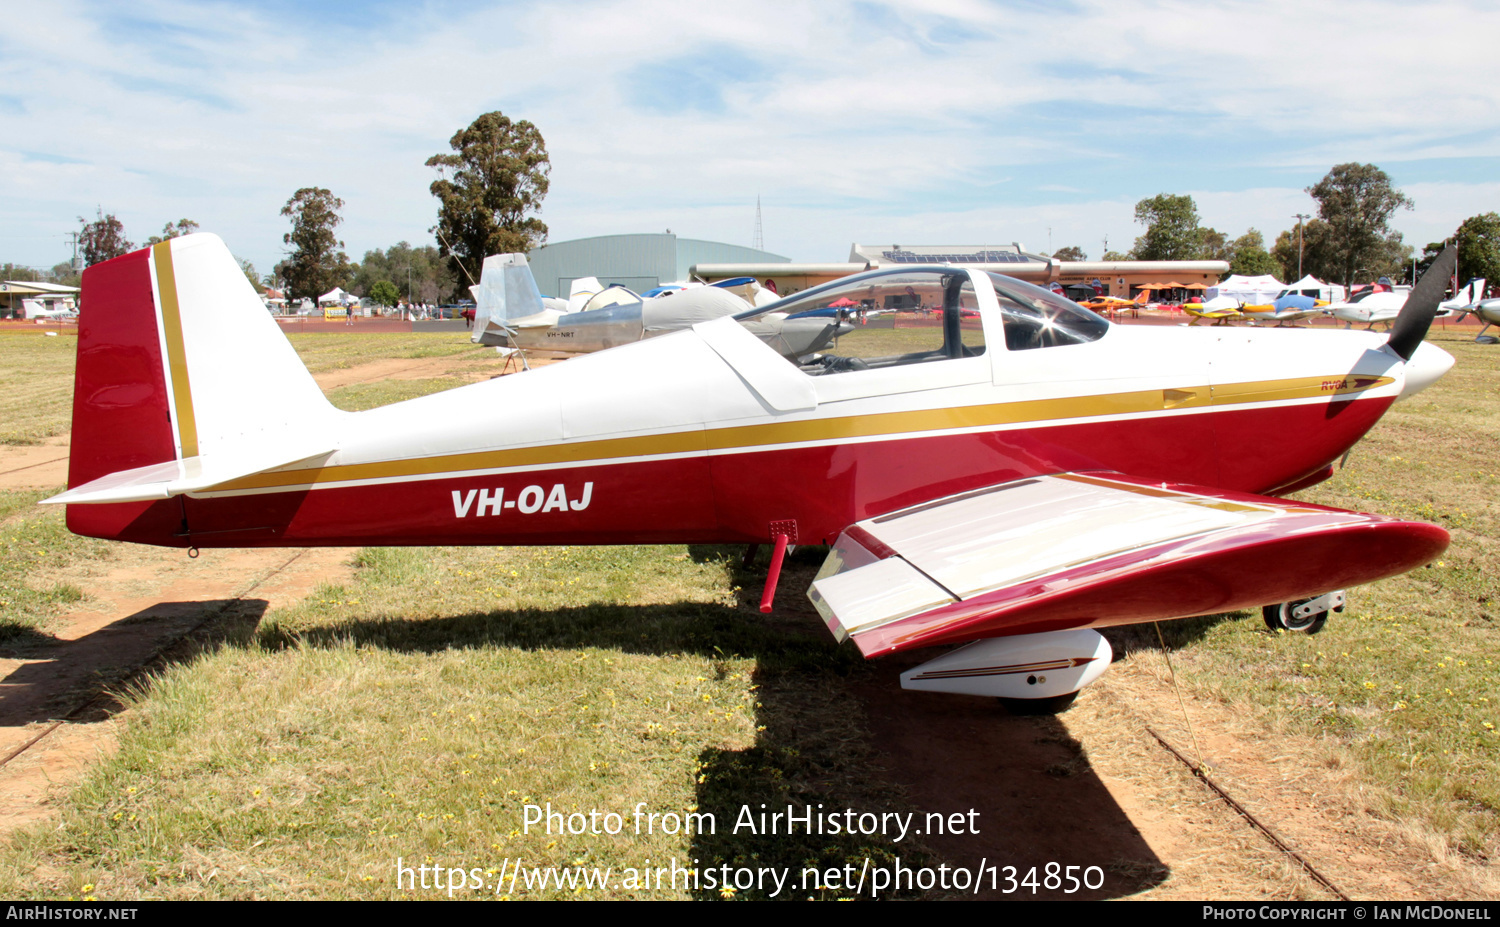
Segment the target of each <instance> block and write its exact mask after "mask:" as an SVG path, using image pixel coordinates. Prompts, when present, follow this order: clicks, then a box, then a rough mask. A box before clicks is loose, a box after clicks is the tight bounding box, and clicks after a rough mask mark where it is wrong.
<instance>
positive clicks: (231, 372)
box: [48, 234, 1453, 710]
mask: <svg viewBox="0 0 1500 927" xmlns="http://www.w3.org/2000/svg"><path fill="white" fill-rule="evenodd" d="M1445 263H1446V268H1447V269H1445ZM1452 266H1453V257H1452V253H1451V251H1450V252H1445V254H1444V256H1443V257H1442V258H1440V259H1439V260H1438V261H1437V262H1436V263H1435V265H1434V268H1433V270H1431V271H1430V272H1429V273H1428V276H1427V278H1424V280H1423V281H1422V283H1421V284H1419V285H1418V287H1417V291H1416V292H1415V293H1413V295H1412V298H1411V300H1410V301H1409V302H1408V304H1407V311H1406V312H1405V313H1404V314H1403V315H1402V316H1401V318H1400V319H1399V320H1398V321H1397V324H1396V325H1395V328H1394V331H1393V332H1392V333H1391V335H1390V337H1389V338H1387V337H1385V336H1383V335H1377V334H1374V333H1368V332H1345V331H1336V330H1333V331H1317V330H1302V331H1297V332H1289V331H1281V330H1275V329H1271V330H1252V329H1235V330H1233V331H1224V332H1220V331H1213V330H1210V329H1192V328H1187V327H1177V326H1172V327H1145V326H1117V325H1114V324H1112V323H1110V322H1108V321H1107V320H1105V319H1103V318H1100V317H1099V316H1097V315H1094V314H1093V313H1090V312H1088V311H1087V310H1085V309H1081V308H1079V307H1078V306H1076V305H1074V304H1073V303H1071V302H1069V301H1067V300H1065V299H1062V298H1060V297H1057V296H1055V295H1053V294H1052V293H1050V292H1048V291H1047V290H1044V289H1041V288H1039V287H1035V286H1031V285H1030V284H1026V283H1022V282H1020V281H1018V280H1015V279H1012V278H1009V277H1004V276H1000V275H997V274H992V273H987V272H984V271H982V270H979V269H976V268H963V267H952V266H901V267H897V268H887V269H878V270H872V271H869V272H866V273H863V274H859V275H856V276H852V277H847V278H844V279H842V280H837V281H834V282H831V283H828V284H824V285H822V286H818V287H814V288H811V289H809V290H806V291H803V292H801V293H798V294H796V295H794V296H790V297H788V298H786V299H784V300H781V301H779V302H777V303H775V304H773V305H772V306H768V307H764V308H760V309H748V310H746V311H745V312H744V313H743V314H742V315H741V316H740V317H739V318H735V317H728V316H726V317H721V318H717V319H713V320H710V321H706V322H700V323H697V324H695V325H693V326H692V327H690V328H686V329H683V330H680V331H676V332H671V333H668V334H665V335H662V336H660V337H657V338H650V339H646V340H642V341H636V342H633V343H630V344H626V345H622V346H621V347H618V348H614V349H612V350H608V351H600V352H597V353H594V354H588V355H584V356H581V357H578V358H575V359H573V360H570V361H569V362H568V363H565V364H556V365H552V366H548V367H543V368H539V369H536V370H532V371H529V372H525V373H518V374H514V375H511V376H505V377H497V378H495V379H492V380H488V381H485V382H481V383H475V384H472V385H468V386H464V387H460V388H459V389H455V390H451V391H448V392H444V393H439V394H435V395H431V396H425V397H421V398H418V399H411V400H408V401H405V402H399V403H395V404H392V405H388V406H384V407H381V408H377V409H371V410H368V411H364V412H342V411H339V410H337V409H335V408H333V407H332V406H331V405H330V404H329V403H328V401H327V400H326V399H325V398H324V396H323V393H322V391H321V390H319V389H318V386H317V384H316V383H315V382H314V381H313V378H312V377H311V375H309V374H308V372H307V370H306V368H305V367H304V366H303V364H302V362H301V361H300V360H299V359H298V357H297V354H296V352H295V351H294V350H293V349H292V347H291V345H290V344H289V343H288V342H287V340H286V338H285V336H284V335H283V334H282V333H281V331H280V330H279V329H278V327H277V325H276V323H275V322H274V321H273V320H272V319H270V318H269V317H268V316H267V315H266V313H265V310H264V309H263V308H262V307H261V303H260V300H259V298H258V297H257V296H256V295H255V293H254V291H253V290H252V289H251V287H250V284H249V283H248V282H247V281H246V280H245V276H244V274H243V272H241V270H240V267H239V264H238V263H237V262H236V261H235V260H234V258H233V257H232V256H231V255H230V252H229V250H228V249H227V248H226V247H225V246H224V244H223V243H222V242H221V241H220V240H219V239H218V238H217V237H215V236H212V235H206V234H195V235H188V236H183V237H179V238H174V239H171V240H170V241H165V242H162V243H160V244H158V245H154V246H152V247H151V248H149V249H146V250H142V251H137V252H135V253H133V254H129V255H126V256H124V257H120V258H116V259H114V260H111V261H106V262H104V263H100V264H96V265H94V266H93V267H90V268H89V269H88V270H86V271H85V272H84V278H83V288H84V291H85V293H86V294H87V298H86V299H85V300H84V309H83V317H82V320H81V325H80V328H79V335H78V367H77V375H76V377H77V379H76V390H75V393H74V407H73V440H72V455H71V460H70V464H69V471H68V486H69V489H68V490H67V491H66V492H63V493H62V494H60V495H57V496H54V497H53V498H52V499H50V500H48V501H49V502H53V503H66V504H67V522H68V527H69V528H71V529H72V530H73V531H74V532H76V533H78V534H82V535H88V536H91V537H98V538H110V539H115V540H122V541H134V542H138V543H144V544H156V545H162V546H168V547H180V548H189V549H193V548H199V547H297V546H319V545H337V546H347V545H431V544H437V545H448V544H463V545H496V544H503V545H525V544H664V543H678V544H681V543H720V544H731V543H732V544H758V543H772V544H774V545H775V546H774V550H773V554H772V560H771V568H770V573H769V575H768V577H767V581H766V587H765V590H764V592H763V598H762V608H763V609H766V610H769V609H770V607H771V605H772V599H773V596H774V593H775V587H776V583H777V579H778V577H779V575H780V568H781V563H782V558H783V553H784V551H785V549H786V547H787V545H789V544H819V543H826V544H831V545H832V549H831V551H830V553H829V554H828V557H827V560H826V562H825V563H824V564H823V567H822V569H821V570H820V572H819V573H818V576H817V579H816V580H815V581H814V582H813V584H812V589H811V591H810V593H809V595H810V598H811V599H812V601H813V603H814V604H815V606H816V607H817V609H818V611H819V612H820V613H821V615H822V616H823V618H824V620H825V621H826V623H827V625H828V627H829V628H830V629H831V630H832V632H833V633H834V634H835V635H836V636H837V637H838V638H839V639H841V640H842V639H851V640H853V642H854V644H855V645H856V646H857V647H858V648H859V650H860V652H861V653H863V654H864V655H865V656H866V657H876V656H880V655H882V654H889V653H892V652H895V651H907V650H912V649H918V648H928V647H935V646H940V645H946V646H953V645H961V646H959V648H958V649H956V650H953V651H952V652H949V653H946V654H944V655H942V656H939V657H937V658H936V659H935V660H932V661H931V662H928V663H925V664H923V665H921V666H918V667H916V668H914V669H911V670H909V671H907V673H906V674H905V676H904V677H903V684H904V685H905V686H906V687H908V688H921V689H938V690H944V691H954V692H967V693H973V694H979V695H989V696H997V697H1001V698H1006V699H1012V700H1023V701H1021V702H1019V703H1018V704H1021V705H1024V706H1026V707H1029V708H1032V709H1035V710H1047V709H1050V708H1055V707H1058V706H1060V705H1061V703H1062V702H1064V701H1067V700H1069V699H1071V697H1072V696H1073V694H1075V693H1076V692H1077V691H1078V690H1079V689H1080V688H1082V687H1083V686H1084V685H1086V684H1087V683H1089V682H1091V681H1093V680H1094V679H1096V678H1098V676H1099V674H1101V673H1102V672H1103V671H1104V670H1105V668H1106V667H1108V665H1109V662H1110V647H1109V644H1108V642H1107V641H1106V639H1105V638H1104V637H1103V636H1102V635H1100V634H1099V633H1098V632H1097V630H1096V629H1098V628H1101V627H1106V626H1110V625H1120V624H1129V623H1133V622H1143V621H1151V620H1154V619H1164V618H1177V617H1185V616H1191V615H1204V614H1216V613H1221V612H1226V611H1233V610H1236V609H1243V608H1249V607H1258V606H1266V605H1267V604H1268V603H1273V604H1271V605H1270V617H1271V620H1272V621H1273V622H1274V623H1276V624H1277V625H1278V626H1280V627H1286V628H1291V629H1296V628H1311V627H1313V626H1316V625H1320V624H1321V623H1322V620H1323V618H1324V617H1325V616H1326V613H1327V612H1328V611H1329V610H1331V609H1334V608H1336V606H1337V605H1338V603H1339V602H1340V601H1341V593H1340V592H1339V590H1342V589H1343V588H1344V587H1346V586H1351V585H1356V584H1360V583H1368V582H1372V581H1375V580H1378V579H1382V578H1384V577H1388V576H1393V575H1395V574H1398V573H1402V572H1404V571H1407V570H1410V569H1413V568H1415V567H1417V566H1420V565H1422V564H1424V563H1427V562H1428V561H1430V560H1432V559H1433V558H1434V557H1436V556H1437V555H1438V554H1439V553H1441V552H1442V551H1443V549H1444V548H1445V547H1446V546H1447V544H1448V535H1447V533H1446V532H1445V531H1444V530H1443V529H1442V528H1440V527H1437V526H1434V525H1428V524H1422V523H1418V522H1411V521H1405V520H1401V519H1397V518H1389V517H1383V516H1378V515H1366V514H1360V513H1356V512H1348V511H1343V510H1340V509H1334V508H1328V507H1325V506H1320V505H1312V504H1308V503H1304V502H1297V501H1292V500H1287V499H1284V498H1282V496H1284V495H1285V494H1287V493H1290V492H1293V491H1295V490H1297V489H1299V488H1302V487H1305V486H1310V485H1312V484H1314V483H1317V482H1319V481H1320V480H1322V479H1325V478H1326V477H1327V476H1329V475H1330V473H1331V472H1332V469H1333V466H1334V463H1335V462H1336V461H1338V460H1339V458H1340V457H1341V456H1342V455H1343V454H1344V453H1345V452H1346V451H1347V450H1348V449H1349V447H1350V446H1351V445H1353V444H1354V442H1356V441H1357V440H1359V439H1360V437H1361V436H1362V435H1364V434H1365V432H1366V431H1368V430H1369V429H1370V427H1371V426H1373V425H1374V424H1375V422H1376V421H1377V420H1379V418H1380V417H1381V415H1382V414H1384V412H1385V411H1386V410H1387V409H1388V408H1390V406H1391V403H1393V402H1395V401H1397V400H1398V399H1402V398H1404V397H1407V396H1410V395H1412V394H1413V393H1416V392H1417V391H1419V390H1421V389H1423V388H1425V387H1426V386H1428V385H1429V384H1431V383H1432V382H1434V381H1435V380H1436V379H1438V378H1439V377H1441V376H1442V375H1443V374H1444V373H1445V372H1446V371H1447V370H1448V368H1449V367H1450V366H1451V365H1452V361H1453V359H1452V358H1451V357H1450V356H1449V355H1448V354H1446V353H1445V352H1443V351H1442V350H1441V349H1440V348H1438V347H1436V346H1434V345H1431V344H1426V343H1424V342H1423V340H1422V339H1423V337H1424V336H1425V334H1426V332H1427V329H1428V326H1429V325H1430V323H1431V319H1432V315H1433V311H1434V310H1435V308H1436V306H1437V301H1438V297H1439V296H1440V295H1441V291H1442V288H1443V281H1444V279H1445V277H1446V275H1447V274H1448V273H1449V270H1450V269H1451V268H1452ZM896 293H907V294H911V293H915V294H917V296H918V297H919V298H920V299H921V300H922V302H923V303H924V304H927V305H933V306H941V307H942V309H941V311H940V313H938V314H937V317H936V318H934V319H932V320H930V321H931V324H930V326H929V327H920V326H919V327H911V328H906V327H903V329H900V330H896V331H895V332H894V333H892V337H893V338H895V340H896V341H897V343H899V344H901V345H902V349H901V353H896V354H890V353H885V354H882V353H880V352H881V351H882V350H889V349H888V348H887V349H882V348H879V347H878V346H877V347H875V348H873V349H872V348H871V347H870V345H878V344H879V343H880V337H876V336H881V335H882V334H883V333H880V332H865V333H861V335H860V337H856V336H853V335H851V336H849V337H846V338H844V339H842V341H841V345H840V347H841V350H842V352H843V353H833V352H830V353H827V354H823V355H820V356H818V357H815V358H812V359H810V360H809V361H808V362H806V363H802V364H797V363H791V362H788V360H787V359H786V358H785V357H784V356H782V355H781V354H780V353H778V352H777V351H776V350H774V349H772V348H771V347H770V346H769V345H767V344H766V343H765V342H764V341H763V340H761V339H760V338H758V337H756V336H755V335H754V334H752V332H751V330H750V329H749V328H747V327H746V324H745V323H753V322H754V321H755V320H756V318H757V316H760V315H762V314H766V313H776V314H782V313H784V314H787V315H791V314H795V313H796V312H799V311H808V310H813V309H817V308H821V307H823V306H825V305H827V304H829V303H832V302H835V301H837V300H838V299H841V298H852V299H855V300H856V301H861V300H864V299H867V298H872V295H873V297H874V298H882V294H896ZM966 314H972V315H973V316H974V317H973V318H966ZM917 338H925V339H926V342H925V344H914V343H913V342H912V339H917ZM1351 552H1357V555H1351Z"/></svg>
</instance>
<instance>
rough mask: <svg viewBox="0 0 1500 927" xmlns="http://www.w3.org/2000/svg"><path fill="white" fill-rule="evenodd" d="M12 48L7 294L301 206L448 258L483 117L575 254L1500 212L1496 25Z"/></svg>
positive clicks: (977, 239)
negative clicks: (459, 193)
mask: <svg viewBox="0 0 1500 927" xmlns="http://www.w3.org/2000/svg"><path fill="white" fill-rule="evenodd" d="M7 25H8V28H7V29H6V30H5V32H4V33H3V34H0V262H3V261H13V262H16V263H22V264H31V265H39V266H44V267H50V266H51V265H52V264H54V263H56V262H58V261H60V260H64V259H66V258H67V257H68V255H69V249H68V244H67V233H69V232H71V231H74V230H76V229H77V228H78V217H80V216H84V217H88V218H92V217H93V216H94V214H95V210H96V209H98V208H102V209H103V210H104V211H105V212H113V213H115V214H116V215H118V216H119V217H120V218H121V220H123V222H124V223H125V227H126V231H127V233H128V235H129V236H130V237H131V239H132V240H134V241H136V242H141V241H144V239H145V238H146V237H147V236H149V235H151V234H154V233H158V232H159V231H160V229H161V227H162V225H163V224H165V223H167V222H169V221H176V220H177V219H180V218H190V219H194V220H196V221H197V222H199V223H200V224H201V225H202V227H203V228H204V230H206V231H213V232H217V233H218V234H220V235H221V236H223V238H224V239H225V241H226V242H227V243H228V244H229V246H230V248H231V249H232V250H233V251H234V252H235V253H236V254H237V255H239V256H240V257H243V258H248V259H250V260H251V261H253V262H254V263H255V265H256V266H257V268H259V269H260V270H262V271H266V270H269V269H270V267H271V266H272V265H273V264H274V263H275V262H276V261H277V260H279V259H280V258H281V256H282V255H283V252H284V246H283V244H282V235H283V234H284V233H285V232H286V231H287V229H288V225H287V220H286V219H285V218H284V217H282V216H281V215H280V209H281V207H282V205H283V204H285V202H286V201H287V199H289V198H290V197H291V195H292V194H293V193H294V192H295V191H296V190H297V189H298V188H300V187H305V186H322V187H328V188H330V189H331V190H332V191H333V192H334V193H335V194H336V195H337V196H339V197H340V198H342V199H343V200H344V202H345V206H344V209H343V216H344V220H345V221H344V224H343V225H342V226H341V227H340V229H339V234H340V237H341V238H342V239H343V240H344V242H345V244H346V250H347V251H348V252H349V254H350V256H351V257H352V258H354V259H356V260H357V259H359V258H360V257H361V256H362V255H363V254H364V252H365V250H367V249H370V248H383V247H386V246H388V245H391V244H394V243H395V242H397V241H401V240H406V241H410V242H413V243H428V242H430V241H431V235H430V233H429V232H428V231H427V230H428V229H429V228H431V227H432V225H433V224H434V223H435V218H436V208H437V204H436V200H435V199H434V198H433V197H432V196H431V195H430V194H429V192H428V189H427V188H428V185H429V184H430V183H431V182H432V180H433V179H434V178H435V174H434V172H433V171H432V170H431V169H429V168H427V167H425V166H424V162H425V161H426V160H427V158H428V157H430V156H431V155H433V154H437V153H439V152H442V151H446V150H447V141H448V139H449V138H450V137H451V136H452V135H453V133H454V132H456V131H458V130H459V129H461V128H462V127H464V126H466V125H467V124H468V123H469V122H471V121H472V120H473V119H474V118H475V117H477V116H478V115H480V114H481V113H484V112H488V111H491V110H500V111H502V112H504V113H505V114H506V115H507V116H510V117H511V118H512V119H516V120H521V119H526V120H529V121H531V122H532V123H534V124H535V125H536V126H537V127H538V128H539V129H540V131H541V133H542V135H543V137H544V138H545V139H546V141H547V147H548V151H549V153H550V155H551V159H552V174H551V192H550V193H549V195H548V196H547V199H546V202H545V206H544V208H543V211H542V218H543V220H544V221H546V222H547V223H548V225H549V226H550V228H551V238H552V240H555V241H561V240H566V239H570V238H579V237H585V236H590V235H604V234H612V233H619V232H642V231H645V232H652V231H663V230H665V229H668V228H670V229H672V230H673V231H674V232H676V233H678V234H679V235H683V236H688V237H695V238H708V239H713V240H720V241H728V242H735V243H740V244H749V243H750V240H751V236H752V234H753V231H754V222H755V201H756V197H757V196H759V197H760V198H761V202H762V209H763V215H764V220H763V223H764V231H765V242H766V247H767V248H768V249H769V250H772V251H776V252H779V253H781V254H785V255H788V256H790V257H792V258H794V259H799V260H810V261H827V260H843V259H844V258H845V257H846V256H847V254H848V249H849V245H850V243H852V242H855V241H860V242H873V243H882V242H904V243H912V244H917V243H927V244H988V243H1004V242H1010V241H1017V240H1018V241H1020V242H1022V243H1023V244H1024V245H1026V246H1027V247H1028V248H1030V249H1032V250H1042V251H1045V250H1048V249H1049V243H1050V247H1051V248H1060V247H1063V246H1064V245H1078V246H1081V247H1082V248H1083V249H1084V250H1085V251H1086V252H1087V253H1088V254H1089V255H1090V256H1091V257H1096V258H1097V257H1098V256H1099V255H1100V254H1101V253H1102V251H1103V250H1104V244H1103V242H1104V241H1105V240H1106V239H1107V240H1108V242H1109V246H1110V247H1111V248H1115V249H1118V250H1126V249H1128V248H1129V246H1130V244H1131V242H1132V240H1133V239H1134V238H1135V236H1136V235H1138V234H1140V232H1141V231H1142V229H1141V228H1140V227H1139V226H1138V225H1136V224H1135V223H1134V221H1133V219H1132V213H1133V209H1134V204H1135V203H1136V202H1137V201H1138V200H1140V199H1142V198H1145V197H1149V196H1154V195H1156V194H1158V193H1164V192H1165V193H1187V194H1191V195H1192V196H1193V197H1194V198H1195V199H1196V200H1197V203H1198V207H1199V212H1200V213H1201V215H1202V221H1203V222H1204V224H1206V225H1211V226H1214V227H1215V228H1218V229H1219V230H1220V231H1223V232H1226V233H1228V234H1230V235H1231V236H1237V235H1240V234H1242V233H1243V232H1244V231H1245V230H1246V229H1247V228H1250V227H1255V228H1259V229H1260V230H1261V231H1262V232H1263V233H1265V235H1266V238H1267V240H1268V241H1269V240H1271V239H1274V237H1275V235H1276V234H1277V233H1278V232H1280V231H1281V230H1282V229H1284V228H1287V227H1289V226H1290V225H1292V224H1293V222H1294V221H1295V220H1293V219H1292V218H1291V217H1292V215H1293V214H1294V213H1298V212H1314V211H1315V204H1314V203H1313V201H1312V200H1311V199H1310V198H1309V197H1307V195H1306V194H1305V193H1304V192H1303V190H1304V188H1306V187H1308V186H1310V185H1312V184H1314V183H1316V182H1317V181H1318V179H1319V178H1321V177H1322V176H1323V175H1324V174H1325V173H1326V172H1327V171H1328V169H1329V168H1330V167H1332V166H1333V165H1334V164H1337V163H1341V162H1346V161H1359V162H1366V163H1374V164H1377V165H1379V166H1380V167H1382V168H1384V169H1385V170H1386V171H1387V172H1388V173H1389V174H1390V175H1391V177H1392V178H1393V180H1394V181H1395V182H1396V184H1397V185H1398V186H1399V187H1400V188H1401V189H1402V190H1403V191H1404V192H1406V194H1407V195H1408V196H1410V197H1411V198H1412V200H1413V201H1414V203H1415V208H1414V209H1413V210H1411V211H1409V212H1402V213H1399V214H1397V216H1396V218H1395V220H1394V223H1393V224H1394V226H1395V227H1396V228H1397V229H1399V230H1400V231H1402V232H1403V233H1405V235H1406V238H1407V240H1408V241H1409V242H1412V243H1415V244H1417V245H1418V246H1419V247H1420V246H1421V245H1422V244H1425V243H1426V242H1428V241H1431V240H1435V239H1437V238H1440V237H1442V236H1444V235H1447V234H1449V233H1451V232H1452V230H1453V229H1454V228H1455V227H1456V226H1457V225H1458V223H1459V222H1460V221H1462V220H1463V219H1464V218H1466V217H1467V216H1470V215H1474V214H1476V213H1480V212H1488V211H1492V210H1500V105H1497V104H1500V87H1497V85H1496V82H1495V81H1493V80H1491V79H1489V75H1488V74H1487V73H1486V72H1487V67H1486V66H1487V65H1488V64H1489V62H1490V60H1491V59H1492V57H1493V53H1492V50H1491V49H1490V48H1489V47H1487V40H1488V39H1489V38H1491V37H1493V36H1495V35H1500V8H1496V7H1494V6H1493V5H1480V4H1468V3H1433V4H1409V3H1396V2H1359V3H1337V4H1309V3H1306V2H1284V0H1262V2H1254V3H1239V2H1219V3H1214V2H1130V0H1114V2H1107V0H1106V2H1083V0H1080V2H1073V3H1037V2H993V3H987V2H972V0H905V2H902V3H899V4H884V3H878V2H839V0H823V2H820V3H817V4H807V3H775V2H759V3H752V4H735V3H723V4H717V5H713V6H712V7H710V6H709V5H707V4H702V3H698V2H678V0H650V2H645V0H643V2H593V0H577V2H567V0H563V2H552V3H546V4H536V3H519V2H518V3H499V4H491V5H487V6H486V5H482V4H478V3H437V2H433V3H367V4H363V5H361V4H357V3H327V4H309V3H301V2H298V3H293V2H283V0H267V2H260V3H235V4H213V3H192V4H182V3H170V2H150V0H146V2H137V3H132V4H130V5H128V6H126V5H119V4H111V3H90V2H68V0H56V2H49V3H47V4H29V5H18V6H17V7H13V8H12V9H11V10H10V11H9V15H8V23H7Z"/></svg>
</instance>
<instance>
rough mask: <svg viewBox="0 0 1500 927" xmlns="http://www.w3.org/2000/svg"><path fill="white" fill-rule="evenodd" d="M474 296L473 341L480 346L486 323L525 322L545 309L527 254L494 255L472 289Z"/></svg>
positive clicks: (486, 262)
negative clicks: (519, 320) (525, 319)
mask: <svg viewBox="0 0 1500 927" xmlns="http://www.w3.org/2000/svg"><path fill="white" fill-rule="evenodd" d="M469 292H471V293H473V294H474V333H473V335H472V336H470V337H471V339H472V340H473V341H474V342H475V343H478V342H479V341H480V338H481V336H482V335H483V333H484V332H485V330H486V328H487V326H486V324H485V323H486V322H488V321H489V320H490V319H494V320H496V321H497V322H504V321H509V320H511V319H524V318H526V317H527V316H531V315H536V314H537V313H539V312H541V311H542V309H543V306H542V292H541V290H538V289H537V286H536V280H535V279H533V278H532V276H531V268H530V266H528V265H527V263H526V255H524V254H492V255H490V256H489V257H487V258H485V259H484V267H483V269H482V270H481V271H480V273H479V285H478V286H477V287H470V288H469Z"/></svg>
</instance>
